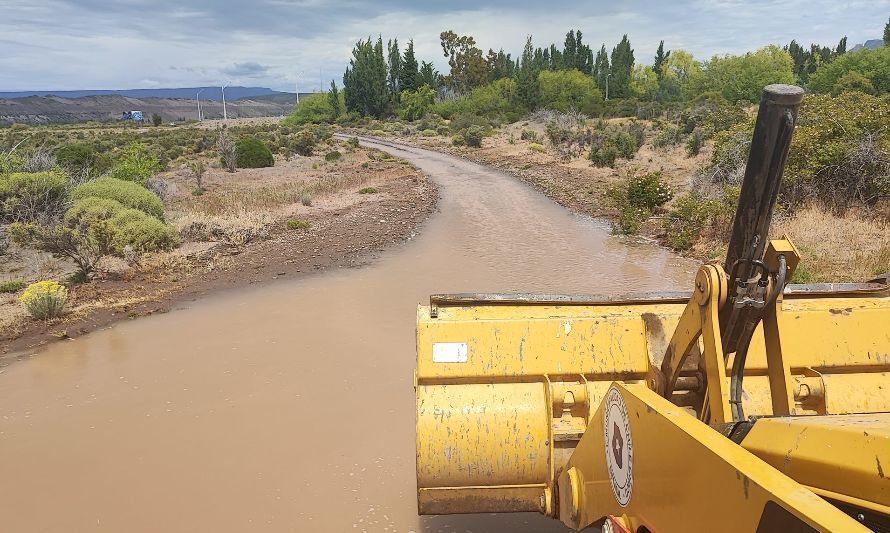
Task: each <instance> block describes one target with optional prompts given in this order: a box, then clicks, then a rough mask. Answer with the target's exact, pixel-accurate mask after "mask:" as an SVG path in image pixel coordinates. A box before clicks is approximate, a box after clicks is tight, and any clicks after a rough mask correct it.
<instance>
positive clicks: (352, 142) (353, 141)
mask: <svg viewBox="0 0 890 533" xmlns="http://www.w3.org/2000/svg"><path fill="white" fill-rule="evenodd" d="M346 145H347V146H349V147H350V148H358V147H359V143H358V137H350V138H348V139H346Z"/></svg>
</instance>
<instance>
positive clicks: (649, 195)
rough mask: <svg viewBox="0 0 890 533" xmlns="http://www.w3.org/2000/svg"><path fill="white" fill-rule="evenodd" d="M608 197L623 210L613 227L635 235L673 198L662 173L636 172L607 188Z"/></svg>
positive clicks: (618, 230)
mask: <svg viewBox="0 0 890 533" xmlns="http://www.w3.org/2000/svg"><path fill="white" fill-rule="evenodd" d="M606 194H607V197H608V198H609V199H610V200H611V201H612V204H613V205H614V207H616V208H617V209H618V210H619V216H618V218H617V219H616V220H615V221H614V223H613V225H612V227H613V230H614V231H615V232H616V233H623V234H628V235H633V234H636V233H638V232H639V230H640V227H641V226H642V224H643V222H644V221H645V220H646V219H647V218H649V217H650V216H651V215H652V213H653V211H655V210H656V209H657V208H659V207H661V206H663V205H664V204H666V203H667V202H669V201H670V200H671V198H672V197H673V193H672V192H671V190H670V187H668V186H667V185H665V184H664V183H663V182H662V181H661V172H649V173H646V174H637V173H635V172H632V173H631V174H629V175H628V176H626V177H625V178H624V180H623V181H622V182H621V183H619V184H618V185H616V186H615V187H612V188H610V189H609V190H608V191H607V193H606Z"/></svg>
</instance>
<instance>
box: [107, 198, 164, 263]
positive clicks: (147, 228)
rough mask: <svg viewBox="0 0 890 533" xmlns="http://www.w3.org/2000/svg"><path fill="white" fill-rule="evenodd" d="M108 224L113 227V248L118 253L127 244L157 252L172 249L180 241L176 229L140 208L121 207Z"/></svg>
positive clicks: (139, 249)
mask: <svg viewBox="0 0 890 533" xmlns="http://www.w3.org/2000/svg"><path fill="white" fill-rule="evenodd" d="M108 224H109V226H110V227H111V228H113V236H112V239H111V249H112V250H113V251H114V253H116V254H118V255H123V252H124V248H126V247H127V246H130V247H131V248H132V249H133V250H135V251H137V252H155V251H158V250H171V249H173V248H174V247H176V245H177V244H178V243H179V236H178V235H177V233H176V230H175V229H173V228H172V227H171V226H168V225H167V224H164V223H163V222H161V221H160V220H158V219H157V218H155V217H153V216H149V215H146V214H145V213H144V212H142V211H140V210H138V209H128V208H124V209H121V210H120V211H118V212H117V213H116V214H115V215H114V216H113V217H111V219H110V220H109V221H108Z"/></svg>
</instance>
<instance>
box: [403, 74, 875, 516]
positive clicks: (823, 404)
mask: <svg viewBox="0 0 890 533" xmlns="http://www.w3.org/2000/svg"><path fill="white" fill-rule="evenodd" d="M803 95H804V91H803V90H802V89H801V88H799V87H796V86H789V85H769V86H767V87H766V88H765V89H764V91H763V94H762V99H761V102H760V106H759V109H758V113H757V120H756V123H755V127H754V132H753V136H752V140H751V147H750V153H749V156H748V161H747V165H746V168H745V174H744V178H743V182H742V189H741V194H740V197H739V202H738V208H737V211H736V214H735V217H734V221H733V226H732V232H731V237H730V240H729V243H728V248H727V255H726V258H725V260H724V261H722V262H710V263H706V264H703V265H701V267H700V268H699V269H698V271H697V273H696V275H695V279H694V286H693V287H692V290H691V292H663V293H654V294H646V293H631V294H626V295H622V296H588V295H554V294H503V293H498V294H490V293H485V294H476V293H467V294H440V295H432V296H431V297H430V301H429V304H428V305H420V306H418V311H417V367H416V370H415V379H414V388H415V396H416V461H417V463H416V467H417V506H418V512H419V514H454V513H511V512H540V513H543V514H544V515H546V516H548V517H551V518H554V519H558V520H560V521H561V522H562V523H563V524H565V525H566V526H568V527H569V528H572V529H575V530H582V529H585V528H588V527H598V528H601V529H602V530H603V531H617V532H635V533H636V532H650V531H651V532H663V531H718V530H719V531H794V532H805V531H868V530H872V531H890V374H888V372H890V289H888V285H887V280H886V279H884V280H873V281H872V282H866V283H820V284H791V283H789V281H790V280H791V279H792V277H793V276H794V272H795V270H796V269H797V268H798V264H799V262H800V254H799V253H798V250H797V248H796V247H795V245H794V244H793V242H792V241H791V239H790V238H789V237H788V236H784V237H783V238H780V239H772V240H770V239H769V229H770V221H771V219H772V215H773V211H774V209H775V205H776V199H777V197H778V193H779V187H780V184H781V182H782V173H783V169H784V166H785V160H786V158H787V155H788V152H789V149H790V146H791V139H792V134H793V132H794V127H795V124H796V122H797V117H798V111H799V109H800V104H801V101H802V99H803Z"/></svg>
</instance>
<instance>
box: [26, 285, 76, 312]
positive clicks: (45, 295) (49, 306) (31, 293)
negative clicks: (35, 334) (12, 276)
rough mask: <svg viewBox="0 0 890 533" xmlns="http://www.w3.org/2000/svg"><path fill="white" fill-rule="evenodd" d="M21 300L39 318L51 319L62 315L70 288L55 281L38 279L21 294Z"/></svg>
mask: <svg viewBox="0 0 890 533" xmlns="http://www.w3.org/2000/svg"><path fill="white" fill-rule="evenodd" d="M19 302H21V303H22V305H24V306H25V309H27V310H28V313H30V314H31V316H32V317H34V318H36V319H38V320H50V319H53V318H57V317H60V316H62V313H64V312H65V304H66V303H68V289H66V288H65V287H64V286H63V285H60V284H59V283H57V282H55V281H38V282H37V283H32V284H31V285H28V288H27V289H25V292H23V293H22V295H21V296H19Z"/></svg>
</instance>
